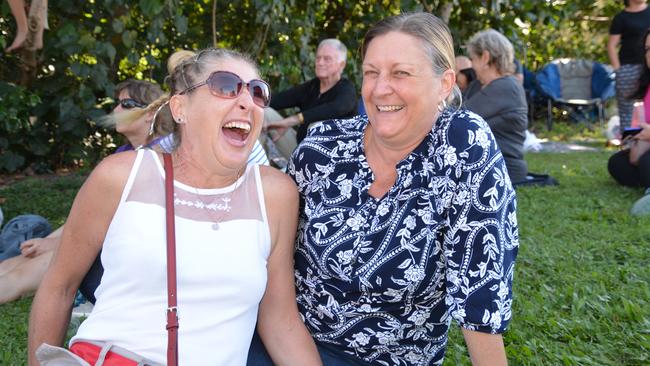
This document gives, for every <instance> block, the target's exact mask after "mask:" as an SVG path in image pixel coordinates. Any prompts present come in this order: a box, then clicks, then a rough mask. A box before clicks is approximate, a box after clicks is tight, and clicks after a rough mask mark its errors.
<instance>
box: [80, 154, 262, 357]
mask: <svg viewBox="0 0 650 366" xmlns="http://www.w3.org/2000/svg"><path fill="white" fill-rule="evenodd" d="M174 203H175V214H176V258H177V259H176V260H177V281H178V309H179V319H180V320H179V323H180V327H179V336H178V345H179V363H180V364H181V365H228V366H230V365H245V364H246V358H247V354H248V347H249V345H250V341H251V338H252V334H253V330H254V328H255V322H256V319H257V310H258V305H259V302H260V300H261V298H262V296H263V294H264V290H265V287H266V280H267V271H266V265H267V259H268V256H269V253H270V240H271V239H270V233H269V227H268V221H267V217H266V209H265V206H264V195H263V191H262V182H261V178H260V173H259V167H258V166H256V165H252V166H248V167H247V168H246V171H245V173H244V174H243V176H242V177H240V178H239V179H238V180H237V182H236V183H234V184H233V185H231V186H229V187H226V188H220V189H197V188H193V187H190V186H187V185H185V184H182V183H180V182H177V181H174ZM164 207H165V206H164V169H163V166H162V164H161V161H160V159H159V158H158V155H157V154H156V153H155V152H153V151H151V150H141V151H139V152H138V155H137V158H136V160H135V163H134V165H133V168H132V170H131V173H130V175H129V178H128V181H127V183H126V186H125V188H124V192H123V193H122V197H121V199H120V203H119V206H118V208H117V211H116V212H115V215H114V217H113V220H112V221H111V224H110V226H109V228H108V232H107V233H106V238H105V239H104V243H103V249H102V254H101V260H102V264H103V266H104V275H103V277H102V280H101V283H100V285H99V287H98V288H97V290H96V292H95V295H96V297H97V302H96V304H95V307H94V309H93V311H92V313H91V314H90V315H89V317H88V319H86V320H85V321H84V322H83V323H82V324H81V326H80V327H79V330H78V332H77V334H76V335H75V336H74V337H73V338H72V340H71V344H72V343H74V342H75V341H78V340H93V341H105V342H112V343H113V344H115V345H117V346H120V347H123V348H126V349H128V350H130V351H132V352H135V353H137V354H140V355H141V356H143V357H146V358H149V359H151V360H153V361H156V362H160V363H166V347H167V331H166V329H165V325H166V318H165V311H166V308H167V283H166V271H167V267H166V262H167V261H166V249H165V248H166V241H165V208H164Z"/></svg>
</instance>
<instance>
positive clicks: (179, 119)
mask: <svg viewBox="0 0 650 366" xmlns="http://www.w3.org/2000/svg"><path fill="white" fill-rule="evenodd" d="M176 123H178V124H183V123H184V122H183V118H181V117H178V118H176Z"/></svg>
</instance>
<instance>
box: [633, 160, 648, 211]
mask: <svg viewBox="0 0 650 366" xmlns="http://www.w3.org/2000/svg"><path fill="white" fill-rule="evenodd" d="M638 168H639V177H640V183H641V185H642V186H643V187H645V189H646V190H645V195H644V196H643V197H641V198H639V200H638V201H636V202H635V203H634V205H632V209H631V210H630V213H631V214H632V215H639V216H641V215H650V151H648V152H646V153H645V154H643V155H641V157H640V158H639V166H638Z"/></svg>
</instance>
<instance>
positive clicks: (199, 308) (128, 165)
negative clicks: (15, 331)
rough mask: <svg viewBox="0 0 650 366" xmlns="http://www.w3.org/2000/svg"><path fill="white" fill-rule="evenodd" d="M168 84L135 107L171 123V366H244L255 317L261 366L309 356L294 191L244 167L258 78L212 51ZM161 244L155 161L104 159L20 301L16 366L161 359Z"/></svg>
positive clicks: (130, 155) (253, 134) (248, 67)
mask: <svg viewBox="0 0 650 366" xmlns="http://www.w3.org/2000/svg"><path fill="white" fill-rule="evenodd" d="M170 80H171V83H170V84H171V97H170V96H164V97H162V98H161V99H160V100H158V101H156V102H154V103H152V104H151V105H150V106H149V107H148V108H150V109H151V110H154V111H155V110H157V109H158V107H160V108H161V109H160V112H161V113H158V117H157V118H173V119H174V121H176V123H177V126H178V127H179V131H178V132H177V133H176V134H175V136H177V137H178V138H179V139H180V141H178V143H177V144H176V146H177V148H176V150H175V151H174V152H173V153H172V160H173V168H174V175H175V180H174V205H175V211H176V218H175V221H176V251H177V254H176V257H177V281H178V308H179V313H180V328H179V331H178V349H179V356H178V357H179V364H182V365H199V364H206V365H207V364H209V365H228V366H230V365H244V364H245V363H246V356H247V352H248V347H249V344H250V340H251V337H252V334H253V329H254V327H255V323H256V322H257V324H258V331H259V332H260V335H261V337H262V339H263V341H264V343H265V345H266V346H267V348H268V349H269V351H270V353H271V356H272V358H273V361H274V363H276V364H279V365H313V364H315V365H318V364H320V360H319V358H318V354H317V351H316V348H315V346H314V343H313V340H312V339H311V337H310V336H309V333H308V332H307V331H306V329H305V327H304V325H303V323H302V322H301V320H300V317H299V315H298V311H297V306H296V301H295V292H294V285H293V271H292V256H293V241H294V238H295V234H296V225H297V224H296V222H297V208H298V197H297V192H296V187H295V185H294V184H293V182H292V181H291V179H289V178H288V177H287V176H285V175H283V174H282V173H280V172H279V171H277V170H275V169H273V168H270V167H265V166H256V165H252V166H248V167H247V165H246V160H247V158H248V156H249V154H250V152H251V149H252V147H253V144H254V142H255V141H256V139H257V137H258V135H259V132H260V129H261V127H262V119H263V114H264V107H266V106H268V104H269V99H270V91H269V88H268V85H267V84H266V83H265V82H263V81H261V80H259V76H258V70H257V68H256V66H255V65H254V63H253V62H252V61H251V60H250V59H248V58H247V57H245V56H243V55H241V54H239V53H237V52H234V51H229V50H224V49H207V50H204V51H201V52H199V53H198V54H196V55H195V56H193V57H189V58H186V59H183V60H182V61H180V63H179V64H178V65H177V66H176V67H175V68H174V72H173V73H172V74H171V75H170ZM161 106H162V107H161ZM167 112H170V113H167ZM165 248H166V242H165V208H164V170H163V165H162V159H161V155H160V154H159V153H157V152H154V151H153V150H149V149H143V150H140V151H137V152H126V153H123V154H117V155H113V156H110V157H108V158H107V159H105V160H104V161H103V162H102V163H101V164H100V165H99V166H98V167H97V168H96V169H95V170H94V171H93V173H92V174H91V175H90V177H89V178H88V180H87V181H86V183H85V184H84V186H83V187H82V188H81V190H80V191H79V194H78V195H77V198H76V199H75V202H74V204H73V207H72V211H71V213H70V216H69V218H68V221H67V222H66V226H65V230H64V231H63V234H62V243H61V246H60V248H59V249H58V252H57V253H56V255H55V257H54V259H53V262H52V264H51V266H50V269H49V273H48V274H47V275H46V276H45V280H44V281H43V283H42V285H41V287H40V289H39V290H38V292H37V294H36V297H35V299H34V303H33V307H32V314H31V319H30V332H29V362H30V365H38V363H39V361H40V362H41V364H43V365H48V364H57V363H56V362H60V360H62V359H66V360H72V361H74V362H77V363H74V364H80V365H87V364H95V362H96V361H97V360H98V359H101V358H104V365H111V364H120V365H128V364H133V365H136V364H137V363H138V362H146V363H147V364H165V363H166V357H165V355H166V346H167V332H166V330H165V311H166V308H167V286H166V257H165V250H166V249H165ZM100 249H102V254H101V260H102V263H103V265H104V268H105V272H104V275H103V277H102V280H101V283H100V284H99V287H98V288H97V290H96V292H95V295H96V297H97V302H96V305H95V308H94V309H93V312H92V313H91V314H90V316H89V318H88V319H87V320H86V321H85V322H84V323H83V324H82V325H81V327H80V328H79V331H78V333H77V335H75V337H73V338H72V340H71V341H70V350H69V351H68V350H65V349H62V348H58V347H56V346H60V345H61V344H62V343H63V340H64V336H65V330H66V327H67V324H68V317H69V314H70V311H69V310H70V307H71V305H72V302H73V298H74V294H75V291H76V289H77V287H78V285H79V282H80V281H81V279H82V278H83V276H84V274H85V273H86V272H87V270H88V268H89V267H90V265H91V264H92V262H93V259H94V258H95V256H96V255H97V253H98V252H99V250H100ZM271 334H273V336H271ZM37 349H38V351H37ZM48 359H49V360H50V361H47V360H48ZM53 359H54V360H57V361H54V362H53V361H51V360H53ZM48 362H50V363H48ZM66 364H73V363H66Z"/></svg>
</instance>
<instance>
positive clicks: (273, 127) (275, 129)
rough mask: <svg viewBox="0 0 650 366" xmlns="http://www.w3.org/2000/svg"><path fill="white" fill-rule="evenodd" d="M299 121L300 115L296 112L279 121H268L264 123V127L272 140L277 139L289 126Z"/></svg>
mask: <svg viewBox="0 0 650 366" xmlns="http://www.w3.org/2000/svg"><path fill="white" fill-rule="evenodd" d="M300 123H301V121H300V117H298V115H297V114H295V115H293V116H289V117H287V118H283V119H281V120H279V121H275V122H268V123H267V124H266V125H264V129H265V130H268V131H269V136H271V140H273V142H276V141H278V140H279V139H280V138H281V137H282V136H284V134H285V133H286V132H287V130H288V129H289V127H293V126H297V125H299V124H300Z"/></svg>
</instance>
